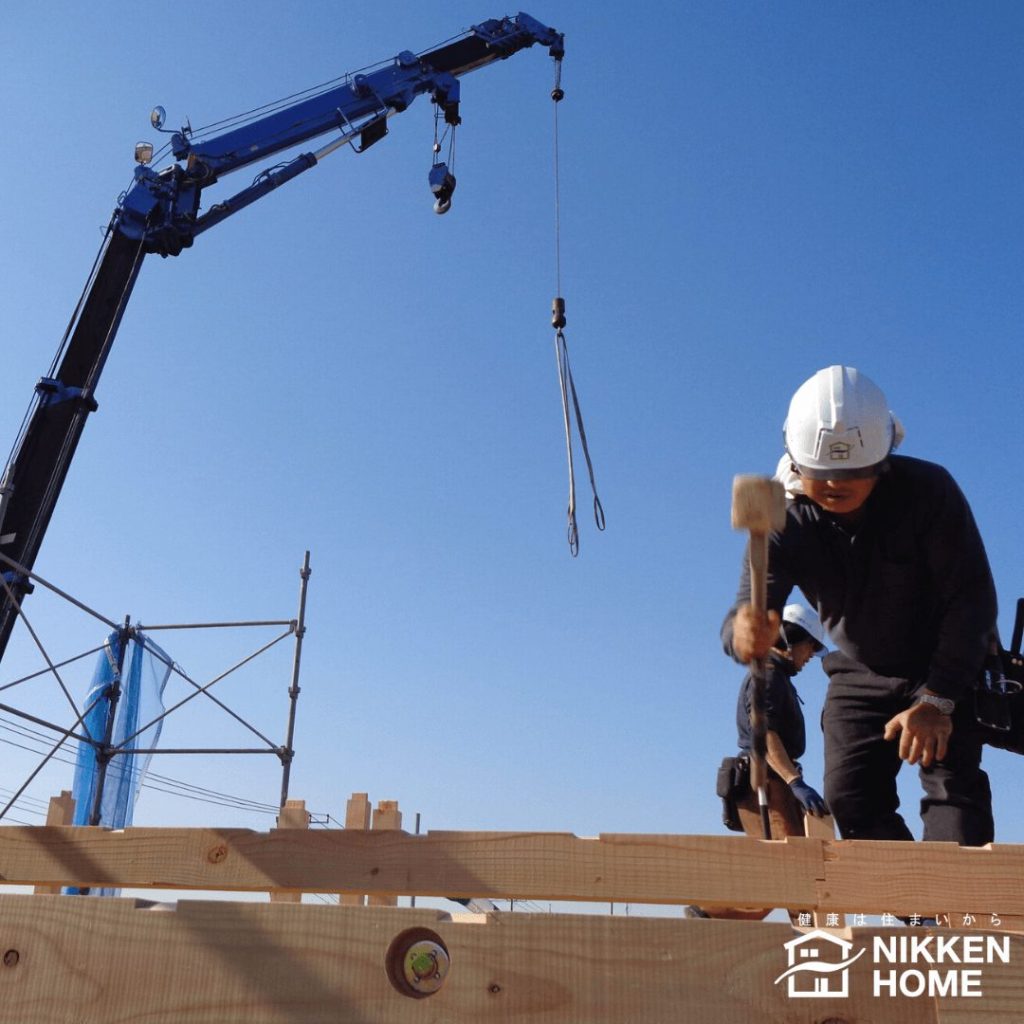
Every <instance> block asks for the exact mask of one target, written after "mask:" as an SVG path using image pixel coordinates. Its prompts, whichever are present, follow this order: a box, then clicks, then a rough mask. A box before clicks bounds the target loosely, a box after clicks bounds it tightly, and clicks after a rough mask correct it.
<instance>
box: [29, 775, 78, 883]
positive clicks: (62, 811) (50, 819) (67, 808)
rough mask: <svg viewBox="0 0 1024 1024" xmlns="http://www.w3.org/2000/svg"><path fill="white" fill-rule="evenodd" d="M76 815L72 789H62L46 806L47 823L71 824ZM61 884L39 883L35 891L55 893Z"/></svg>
mask: <svg viewBox="0 0 1024 1024" xmlns="http://www.w3.org/2000/svg"><path fill="white" fill-rule="evenodd" d="M74 817H75V798H74V797H73V796H72V795H71V790H70V789H62V790H61V791H60V796H51V797H50V804H49V806H48V807H47V808H46V824H47V825H70V824H71V822H72V821H73V820H74ZM60 890H61V887H60V886H59V885H37V886H36V887H35V892H36V894H37V895H39V896H45V895H55V894H56V893H59V892H60Z"/></svg>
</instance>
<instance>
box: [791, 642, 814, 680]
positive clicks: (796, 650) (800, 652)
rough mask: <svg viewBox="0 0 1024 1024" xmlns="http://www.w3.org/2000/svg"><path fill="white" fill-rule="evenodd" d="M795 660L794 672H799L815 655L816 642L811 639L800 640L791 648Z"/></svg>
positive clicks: (792, 657)
mask: <svg viewBox="0 0 1024 1024" xmlns="http://www.w3.org/2000/svg"><path fill="white" fill-rule="evenodd" d="M789 656H790V658H791V659H792V661H793V671H794V674H795V673H797V672H799V671H800V669H802V668H803V667H804V665H806V664H807V662H809V661H810V660H811V658H813V657H814V643H813V642H812V641H811V640H799V641H797V642H796V643H795V644H793V646H792V647H790V649H789Z"/></svg>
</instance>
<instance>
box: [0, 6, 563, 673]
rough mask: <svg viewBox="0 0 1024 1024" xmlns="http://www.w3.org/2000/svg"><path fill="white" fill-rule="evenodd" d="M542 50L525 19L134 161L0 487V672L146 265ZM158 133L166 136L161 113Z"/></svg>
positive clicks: (554, 39)
mask: <svg viewBox="0 0 1024 1024" xmlns="http://www.w3.org/2000/svg"><path fill="white" fill-rule="evenodd" d="M538 43H539V44H541V45H543V46H547V47H548V52H549V53H550V55H551V56H552V57H553V58H554V59H555V60H556V62H557V61H560V60H561V59H562V56H563V53H564V45H563V38H562V35H561V33H559V32H557V31H556V30H555V29H553V28H549V27H547V26H546V25H543V24H541V23H540V22H539V21H536V20H535V19H534V18H531V17H530V16H529V15H528V14H523V13H519V14H517V15H514V16H512V17H507V18H500V19H492V20H489V21H485V22H481V23H480V24H479V25H474V26H473V27H472V28H471V29H470V30H469V31H468V32H467V33H465V34H464V35H463V36H461V37H459V38H457V39H456V40H454V41H452V42H449V43H446V44H444V45H442V46H440V47H437V48H436V49H434V50H430V51H426V52H423V53H420V54H415V53H412V52H410V51H403V52H402V53H400V54H398V56H396V57H395V58H393V60H391V61H389V62H387V63H385V64H384V65H382V66H379V67H377V68H375V69H372V70H370V71H367V72H366V73H365V74H356V75H353V76H351V77H349V78H346V79H344V80H343V81H342V83H341V84H340V85H336V86H334V87H333V88H330V89H325V90H324V91H322V92H320V93H318V94H316V95H314V96H312V97H310V98H307V99H303V100H300V101H298V102H297V103H294V104H292V105H289V106H285V107H281V108H279V109H276V110H275V111H274V112H272V113H270V114H268V115H267V116H265V117H261V118H258V119H256V120H252V121H250V122H249V123H247V124H245V125H244V126H242V127H239V128H235V129H233V130H230V131H227V132H224V133H222V134H220V135H218V136H214V137H211V138H207V139H203V140H195V139H193V137H192V132H191V130H190V129H188V128H183V129H182V130H181V131H179V132H175V133H173V134H172V137H171V150H172V152H173V154H174V158H175V161H176V162H175V163H173V164H172V165H171V166H169V167H166V168H164V169H162V170H160V171H157V170H154V169H152V168H150V167H149V166H148V165H147V163H146V162H143V161H145V160H146V156H145V155H141V154H139V159H140V163H139V165H138V166H137V167H136V170H135V178H134V181H133V183H132V185H131V187H130V188H129V189H128V190H127V192H126V193H125V194H124V195H123V196H122V197H121V200H120V202H119V204H118V206H117V208H116V209H115V210H114V213H113V216H112V217H111V220H110V224H109V225H108V228H107V233H106V237H105V239H104V242H103V245H102V247H101V249H100V253H99V255H98V257H97V259H96V263H95V264H94V266H93V270H92V273H91V274H90V277H89V280H88V282H87V283H86V287H85V290H84V291H83V293H82V298H81V300H80V301H79V303H78V306H77V307H76V309H75V311H74V314H73V315H72V318H71V322H70V323H69V325H68V329H67V331H66V333H65V335H64V339H63V342H62V344H61V346H60V348H59V350H58V352H57V355H56V357H55V358H54V361H53V364H52V365H51V367H50V370H49V372H48V373H47V375H46V376H45V377H43V378H41V379H40V381H39V383H38V384H37V385H36V388H35V394H34V397H33V401H32V405H31V407H30V409H29V412H28V414H27V415H26V418H25V422H24V425H23V427H22V430H21V432H20V434H19V436H18V438H17V440H16V441H15V444H14V448H13V450H12V453H11V456H10V459H9V460H8V462H7V465H6V468H5V470H4V474H3V477H2V478H0V658H2V657H3V654H4V651H5V650H6V648H7V642H8V640H9V638H10V634H11V630H12V629H13V627H14V623H15V621H16V620H17V616H18V612H19V608H20V605H21V602H22V599H23V598H24V596H25V595H26V594H28V593H30V592H31V590H32V583H31V578H30V575H29V574H30V573H31V571H32V569H33V566H34V564H35V559H36V556H37V554H38V552H39V548H40V545H41V543H42V540H43V535H44V534H45V532H46V528H47V526H48V525H49V522H50V519H51V517H52V515H53V510H54V507H55V505H56V502H57V498H58V497H59V495H60V491H61V488H62V486H63V484H64V480H65V478H66V476H67V472H68V469H69V467H70V464H71V460H72V458H73V457H74V454H75V449H76V447H77V445H78V442H79V439H80V437H81V435H82V431H83V429H84V426H85V422H86V419H87V418H88V416H89V414H90V413H91V412H95V410H96V408H97V405H96V399H95V393H96V387H97V384H98V383H99V379H100V374H101V373H102V371H103V367H104V364H105V363H106V360H107V356H108V355H109V353H110V348H111V346H112V345H113V342H114V338H115V335H116V334H117V329H118V326H119V324H120V322H121V317H122V316H123V314H124V310H125V307H126V306H127V303H128V300H129V298H130V297H131V293H132V289H133V287H134V285H135V281H136V279H137V277H138V273H139V269H140V267H141V265H142V260H143V257H144V256H145V255H146V254H147V253H158V254H159V255H161V256H165V257H166V256H177V255H178V254H179V253H180V252H181V251H182V249H185V248H188V247H189V246H191V245H192V243H193V241H194V240H195V237H196V236H197V235H199V234H201V233H202V232H203V231H206V230H207V229H209V228H211V227H213V226H214V225H215V224H219V223H220V222H221V221H223V220H225V219H226V218H227V217H229V216H231V215H232V214H234V213H237V212H238V211H239V210H242V209H244V208H245V207H246V206H249V205H250V204H252V203H253V202H255V201H256V200H257V199H260V198H262V197H263V196H264V195H266V194H267V193H268V192H270V191H272V190H273V189H275V188H278V187H279V186H280V185H283V184H284V183H285V182H287V181H290V180H292V179H293V178H295V177H296V176H297V175H299V174H301V173H302V172H303V171H306V170H309V169H310V168H311V167H314V166H316V164H317V162H318V161H319V160H320V159H321V158H322V157H323V156H325V155H326V154H327V153H329V152H331V151H333V150H334V149H337V148H339V147H340V146H343V145H346V144H347V145H351V146H352V147H353V148H354V149H355V150H356V151H357V152H362V151H363V150H365V149H367V148H368V147H369V146H371V145H373V144H374V143H375V142H378V141H379V140H380V139H381V138H383V137H384V135H386V134H387V121H388V118H390V117H391V116H393V115H394V114H398V113H401V112H402V111H404V110H405V109H406V108H407V107H408V106H409V104H410V103H412V101H413V100H414V99H415V98H416V97H417V96H420V95H429V96H430V97H431V99H432V101H433V102H434V103H435V104H437V107H438V111H439V112H440V113H443V115H444V119H445V121H446V122H447V123H448V124H449V125H452V126H454V125H457V124H458V123H459V121H460V117H459V78H460V76H462V75H465V74H467V73H468V72H470V71H473V70H475V69H476V68H480V67H484V66H485V65H487V64H491V63H493V62H494V61H497V60H503V59H505V58H507V57H509V56H511V55H512V54H514V53H517V52H518V51H519V50H522V49H525V48H527V47H530V46H533V45H534V44H538ZM153 125H154V127H155V128H161V127H162V112H160V113H159V114H158V113H157V111H154V117H153ZM328 133H334V137H333V138H332V139H331V140H330V141H329V142H327V143H326V144H325V145H324V146H323V148H322V149H320V150H319V151H318V152H303V153H300V154H299V155H298V156H295V157H293V158H291V159H290V160H287V161H286V162H284V163H281V164H278V165H275V166H273V167H271V168H269V169H266V170H264V171H262V172H260V173H259V174H257V176H256V179H255V180H254V181H253V182H252V184H251V185H249V186H248V187H247V188H244V189H242V190H241V191H240V192H238V193H237V194H235V195H234V196H231V197H230V198H228V199H224V200H220V201H218V202H216V203H214V204H212V205H211V206H210V207H209V209H206V210H204V209H203V208H202V204H201V198H202V193H203V190H204V189H206V188H208V187H209V186H211V185H213V184H214V183H215V182H217V181H218V180H219V179H221V178H223V177H224V176H226V175H228V174H230V173H231V172H232V171H237V170H239V169H241V168H243V167H247V166H249V165H251V164H253V163H256V162H258V161H262V160H267V159H268V158H270V157H273V156H275V155H277V154H279V153H282V152H284V151H286V150H289V149H293V148H296V147H298V146H301V145H302V144H303V143H305V142H307V141H309V140H311V139H315V138H318V137H320V136H323V135H326V134H328ZM429 183H430V187H431V190H432V191H433V193H434V196H435V200H436V202H435V205H434V209H435V210H436V211H437V212H439V213H444V212H445V211H446V210H447V209H448V206H449V205H450V202H451V193H452V190H453V189H454V187H455V179H454V177H453V176H452V175H451V173H450V172H449V170H448V168H447V166H446V165H445V164H444V163H441V162H435V165H434V167H432V168H431V172H430V176H429Z"/></svg>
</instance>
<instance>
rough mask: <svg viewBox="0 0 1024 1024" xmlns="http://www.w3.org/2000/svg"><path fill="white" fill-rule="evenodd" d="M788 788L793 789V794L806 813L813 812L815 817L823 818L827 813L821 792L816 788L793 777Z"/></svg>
mask: <svg viewBox="0 0 1024 1024" xmlns="http://www.w3.org/2000/svg"><path fill="white" fill-rule="evenodd" d="M789 788H790V789H791V790H792V791H793V796H795V797H796V798H797V800H799V801H800V806H801V807H802V808H803V809H804V810H805V811H806V812H807V813H808V814H813V815H814V816H815V817H816V818H823V817H824V816H825V815H826V814H828V807H827V806H826V804H825V801H824V800H823V799H822V796H821V794H820V793H819V792H818V791H817V790H816V789H813V788H812V787H811V786H808V785H807V783H806V782H804V780H803V779H802V778H799V777H798V778H795V779H794V780H793V781H792V782H791V783H790V784H789Z"/></svg>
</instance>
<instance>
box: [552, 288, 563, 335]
mask: <svg viewBox="0 0 1024 1024" xmlns="http://www.w3.org/2000/svg"><path fill="white" fill-rule="evenodd" d="M551 326H552V327H554V328H555V329H556V330H559V331H560V330H561V329H562V328H563V327H564V326H565V299H563V298H562V297H561V296H560V295H559V296H557V297H556V298H554V299H552V300H551Z"/></svg>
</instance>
